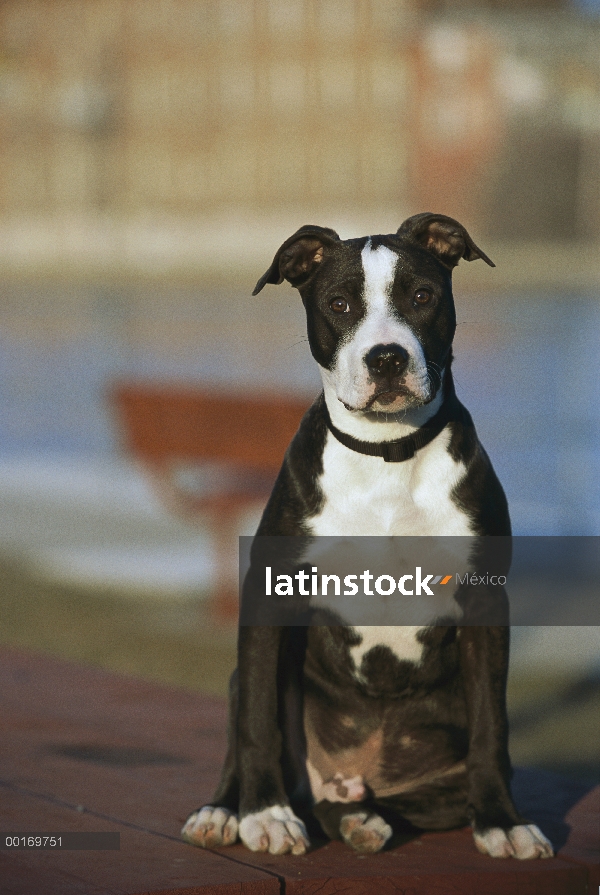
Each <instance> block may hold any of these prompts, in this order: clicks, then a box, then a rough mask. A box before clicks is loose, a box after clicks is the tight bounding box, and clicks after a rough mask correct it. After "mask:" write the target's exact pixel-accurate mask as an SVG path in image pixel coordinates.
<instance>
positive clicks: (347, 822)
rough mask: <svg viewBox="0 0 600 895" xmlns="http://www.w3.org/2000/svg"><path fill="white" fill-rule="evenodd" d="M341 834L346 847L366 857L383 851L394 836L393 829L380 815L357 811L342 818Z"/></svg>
mask: <svg viewBox="0 0 600 895" xmlns="http://www.w3.org/2000/svg"><path fill="white" fill-rule="evenodd" d="M340 834H341V836H342V839H343V840H344V842H345V843H346V845H349V846H350V847H351V848H353V849H354V851H356V852H359V853H360V854H365V855H366V854H374V853H375V852H378V851H381V849H382V848H383V846H384V845H385V843H386V842H387V841H388V839H389V838H390V836H391V835H392V828H391V827H390V825H389V824H386V822H385V821H384V819H383V818H382V817H379V815H378V814H368V813H367V812H366V811H357V812H356V813H355V814H345V815H344V817H342V820H341V821H340Z"/></svg>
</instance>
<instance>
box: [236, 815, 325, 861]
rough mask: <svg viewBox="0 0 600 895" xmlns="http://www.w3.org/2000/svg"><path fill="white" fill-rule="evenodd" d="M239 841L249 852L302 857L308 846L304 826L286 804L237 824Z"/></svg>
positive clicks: (251, 816)
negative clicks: (238, 826) (238, 825)
mask: <svg viewBox="0 0 600 895" xmlns="http://www.w3.org/2000/svg"><path fill="white" fill-rule="evenodd" d="M240 839H241V840H242V842H243V843H244V845H245V846H246V847H247V848H249V849H250V851H261V852H269V854H271V855H287V854H290V853H291V854H292V855H303V854H304V853H305V852H306V849H307V848H308V847H309V845H310V841H309V839H308V835H307V833H306V827H305V826H304V824H303V823H302V821H301V820H300V818H299V817H296V815H295V814H294V812H293V811H292V809H291V808H290V807H289V806H288V805H272V806H271V807H270V808H265V809H264V810H263V811H257V812H256V813H255V814H247V815H246V816H245V817H244V818H242V820H241V821H240Z"/></svg>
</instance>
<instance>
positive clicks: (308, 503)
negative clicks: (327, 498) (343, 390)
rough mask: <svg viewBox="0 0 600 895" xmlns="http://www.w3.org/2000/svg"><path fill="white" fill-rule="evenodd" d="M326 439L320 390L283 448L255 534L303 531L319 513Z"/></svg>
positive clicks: (322, 399)
mask: <svg viewBox="0 0 600 895" xmlns="http://www.w3.org/2000/svg"><path fill="white" fill-rule="evenodd" d="M326 440H327V417H326V413H325V398H324V396H323V394H322V393H321V394H320V395H319V396H318V398H317V399H316V400H315V401H314V402H313V403H312V404H311V406H310V407H309V408H308V410H307V411H306V413H305V414H304V416H303V418H302V421H301V423H300V426H299V428H298V431H297V432H296V434H295V436H294V438H293V439H292V441H291V443H290V445H289V447H288V449H287V451H286V454H285V457H284V460H283V464H282V467H281V470H280V472H279V475H278V476H277V480H276V482H275V486H274V488H273V491H272V493H271V496H270V498H269V502H268V503H267V506H266V508H265V511H264V513H263V516H262V519H261V522H260V526H259V528H258V531H257V534H258V535H271V534H273V535H299V534H304V533H306V532H305V520H306V519H307V518H309V517H311V516H314V515H315V514H316V513H318V512H319V510H320V508H321V506H322V503H323V494H322V491H321V489H320V485H319V480H320V478H321V476H322V474H323V454H324V450H325V442H326Z"/></svg>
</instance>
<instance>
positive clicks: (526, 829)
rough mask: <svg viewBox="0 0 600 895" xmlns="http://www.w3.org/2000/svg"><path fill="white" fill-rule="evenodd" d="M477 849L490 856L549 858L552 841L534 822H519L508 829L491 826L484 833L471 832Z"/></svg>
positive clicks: (552, 851)
mask: <svg viewBox="0 0 600 895" xmlns="http://www.w3.org/2000/svg"><path fill="white" fill-rule="evenodd" d="M473 838H474V839H475V845H476V846H477V850H478V851H480V852H481V854H482V855H490V856H491V857H492V858H519V859H520V860H522V861H524V860H528V859H530V858H551V857H553V855H554V850H553V848H552V843H551V842H549V841H548V840H547V839H546V837H545V836H544V834H543V833H542V831H541V830H539V829H538V828H537V827H536V826H535V825H534V824H521V825H519V826H517V827H511V828H510V830H501V829H500V828H499V827H492V828H491V829H489V830H486V831H485V833H475V832H474V833H473Z"/></svg>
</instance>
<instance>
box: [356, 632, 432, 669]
mask: <svg viewBox="0 0 600 895" xmlns="http://www.w3.org/2000/svg"><path fill="white" fill-rule="evenodd" d="M353 630H355V631H357V632H358V633H359V634H360V635H361V636H362V643H359V644H358V646H352V647H350V654H351V656H352V658H353V660H354V665H355V666H356V670H357V671H358V670H359V669H360V665H361V662H362V660H363V656H365V655H366V654H367V653H368V652H369V650H371V649H373V647H374V646H388V647H389V648H390V649H391V651H392V652H393V653H394V655H395V656H397V657H398V658H399V659H403V660H405V661H407V662H415V663H418V662H420V661H421V656H422V654H423V644H422V643H420V642H419V641H418V640H417V633H418V632H419V631H422V630H423V628H422V627H420V626H418V625H413V626H408V625H402V626H401V627H400V626H391V625H387V626H379V627H378V626H376V625H365V626H364V627H359V626H357V627H355V628H354V629H353Z"/></svg>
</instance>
